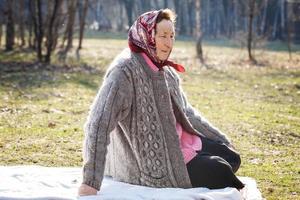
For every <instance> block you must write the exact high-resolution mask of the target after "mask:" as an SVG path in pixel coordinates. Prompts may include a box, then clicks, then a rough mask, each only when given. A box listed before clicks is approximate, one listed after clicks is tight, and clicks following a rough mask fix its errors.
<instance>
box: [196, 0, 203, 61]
mask: <svg viewBox="0 0 300 200" xmlns="http://www.w3.org/2000/svg"><path fill="white" fill-rule="evenodd" d="M195 4H196V5H195V7H196V31H195V33H196V37H197V45H196V52H197V57H198V58H199V59H200V61H201V63H204V58H203V51H202V33H201V0H196V1H195Z"/></svg>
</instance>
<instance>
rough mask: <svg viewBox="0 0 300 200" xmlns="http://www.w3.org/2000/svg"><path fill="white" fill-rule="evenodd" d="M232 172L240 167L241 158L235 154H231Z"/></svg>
mask: <svg viewBox="0 0 300 200" xmlns="http://www.w3.org/2000/svg"><path fill="white" fill-rule="evenodd" d="M230 165H231V167H232V171H233V172H234V173H235V172H237V170H238V169H239V168H240V165H241V156H240V154H238V153H237V152H233V153H232V161H231V162H230Z"/></svg>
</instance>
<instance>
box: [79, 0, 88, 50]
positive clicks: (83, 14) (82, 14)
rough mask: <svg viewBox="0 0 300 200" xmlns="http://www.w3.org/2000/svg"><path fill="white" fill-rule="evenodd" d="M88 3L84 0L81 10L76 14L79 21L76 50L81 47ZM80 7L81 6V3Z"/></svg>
mask: <svg viewBox="0 0 300 200" xmlns="http://www.w3.org/2000/svg"><path fill="white" fill-rule="evenodd" d="M88 4H89V1H88V0H85V1H84V5H83V9H82V12H81V11H80V12H79V15H78V16H79V21H80V30H79V45H78V48H77V50H80V49H81V48H82V38H83V32H84V25H85V18H86V14H87V10H88ZM80 7H82V5H81V6H80Z"/></svg>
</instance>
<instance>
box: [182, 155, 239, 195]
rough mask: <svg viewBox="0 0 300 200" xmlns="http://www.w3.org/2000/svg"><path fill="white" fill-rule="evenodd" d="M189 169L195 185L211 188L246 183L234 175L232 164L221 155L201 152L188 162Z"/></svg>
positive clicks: (237, 185)
mask: <svg viewBox="0 0 300 200" xmlns="http://www.w3.org/2000/svg"><path fill="white" fill-rule="evenodd" d="M187 170H188V173H189V177H190V180H191V184H192V186H193V187H207V188H210V189H219V188H225V187H235V188H237V189H241V188H243V187H244V184H243V183H242V182H241V181H240V180H239V179H238V178H237V177H236V176H235V175H234V173H233V171H232V167H231V165H230V164H229V163H228V162H227V161H226V160H224V159H223V158H221V157H219V156H212V155H210V154H207V153H203V152H202V153H199V154H198V155H197V156H196V157H195V158H193V159H192V160H191V161H190V162H189V163H188V164H187Z"/></svg>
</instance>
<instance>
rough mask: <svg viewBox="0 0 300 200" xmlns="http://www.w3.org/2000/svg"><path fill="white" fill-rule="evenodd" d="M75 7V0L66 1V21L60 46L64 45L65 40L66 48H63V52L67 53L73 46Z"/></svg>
mask: <svg viewBox="0 0 300 200" xmlns="http://www.w3.org/2000/svg"><path fill="white" fill-rule="evenodd" d="M76 8H77V0H72V1H68V22H67V27H66V30H65V34H64V38H63V43H62V46H63V47H64V43H65V41H66V40H67V45H66V48H65V49H64V53H67V52H68V51H69V49H71V48H72V47H73V32H74V23H75V15H76Z"/></svg>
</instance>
